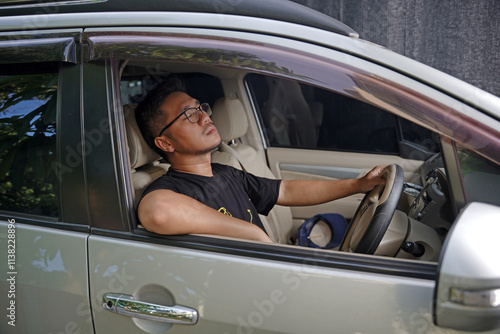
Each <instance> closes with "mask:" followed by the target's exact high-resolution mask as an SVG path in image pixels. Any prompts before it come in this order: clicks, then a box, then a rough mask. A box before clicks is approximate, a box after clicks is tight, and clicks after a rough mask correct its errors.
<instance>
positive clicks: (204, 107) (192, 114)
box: [158, 103, 212, 137]
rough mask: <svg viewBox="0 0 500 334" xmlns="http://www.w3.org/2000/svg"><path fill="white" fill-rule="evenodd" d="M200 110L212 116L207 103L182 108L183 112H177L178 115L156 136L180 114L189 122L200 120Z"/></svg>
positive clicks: (166, 127)
mask: <svg viewBox="0 0 500 334" xmlns="http://www.w3.org/2000/svg"><path fill="white" fill-rule="evenodd" d="M200 112H203V113H205V114H207V115H208V116H212V108H210V105H209V104H208V103H202V104H200V105H199V106H198V107H193V108H188V109H186V110H184V111H183V112H181V113H180V114H179V116H177V117H176V118H174V119H173V120H172V122H170V123H168V124H167V126H165V127H164V128H163V130H161V131H160V134H159V135H158V137H160V136H161V134H162V133H163V131H165V130H166V129H168V127H169V126H170V125H172V124H173V123H174V122H175V121H176V120H178V119H179V117H181V116H182V115H184V116H186V118H187V119H188V121H189V122H191V123H196V122H198V121H199V120H200Z"/></svg>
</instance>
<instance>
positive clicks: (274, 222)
mask: <svg viewBox="0 0 500 334" xmlns="http://www.w3.org/2000/svg"><path fill="white" fill-rule="evenodd" d="M212 110H213V114H212V120H213V121H214V123H215V126H216V127H217V129H218V131H219V134H220V136H221V138H222V145H221V147H220V149H219V151H216V152H214V153H213V154H212V161H213V162H218V163H226V164H229V165H232V166H234V167H236V168H238V169H243V170H245V171H246V172H248V173H251V174H254V175H257V176H261V177H267V178H273V179H274V178H276V177H275V176H274V174H273V173H272V172H271V170H270V169H269V167H268V166H267V164H266V162H265V161H264V160H263V159H262V158H261V157H260V156H259V154H258V153H257V151H256V150H255V149H254V148H253V147H252V146H250V145H246V144H243V143H242V142H241V140H240V138H241V137H243V136H244V135H245V134H246V132H247V129H248V119H247V116H246V113H245V109H244V107H243V104H242V103H241V101H240V100H239V99H238V98H235V97H223V98H220V99H218V100H217V101H216V102H215V104H214V106H213V108H212ZM260 218H261V220H262V223H263V225H264V227H265V228H266V231H267V233H268V235H269V237H270V238H271V239H272V240H273V241H274V242H278V243H283V244H289V243H291V239H292V238H296V231H294V228H293V219H292V212H291V210H290V208H289V207H284V206H280V205H275V206H274V208H273V209H272V210H271V212H270V213H269V215H268V216H267V217H264V216H262V215H261V216H260Z"/></svg>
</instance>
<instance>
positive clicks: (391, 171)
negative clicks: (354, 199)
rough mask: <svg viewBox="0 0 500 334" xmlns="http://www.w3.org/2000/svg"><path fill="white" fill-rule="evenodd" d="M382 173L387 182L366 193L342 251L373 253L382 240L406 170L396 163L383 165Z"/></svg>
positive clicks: (400, 190) (396, 202) (343, 242)
mask: <svg viewBox="0 0 500 334" xmlns="http://www.w3.org/2000/svg"><path fill="white" fill-rule="evenodd" d="M380 176H381V177H384V178H386V179H387V183H386V185H385V186H376V187H375V188H373V189H372V190H371V191H370V192H368V193H367V194H366V195H365V197H364V198H363V200H362V201H361V204H360V205H359V207H358V208H357V209H356V213H355V214H354V218H353V219H352V220H351V222H350V223H349V226H348V227H347V231H346V233H345V234H344V238H343V239H342V242H341V244H340V248H339V250H340V251H344V252H354V253H362V254H374V253H375V251H376V250H377V247H378V245H379V244H380V242H381V241H382V238H383V237H384V234H385V232H386V231H387V228H388V227H389V224H390V223H391V219H392V216H393V215H394V211H395V210H396V206H397V204H398V201H399V197H400V196H401V193H402V191H403V185H404V172H403V169H402V168H401V167H400V166H398V165H395V164H394V165H389V166H387V167H386V168H384V169H383V170H382V172H381V174H380Z"/></svg>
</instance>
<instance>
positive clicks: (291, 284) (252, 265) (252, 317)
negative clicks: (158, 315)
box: [89, 236, 435, 334]
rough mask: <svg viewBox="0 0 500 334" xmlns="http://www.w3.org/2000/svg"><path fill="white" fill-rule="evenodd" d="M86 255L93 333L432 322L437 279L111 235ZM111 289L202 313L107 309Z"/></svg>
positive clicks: (361, 328)
mask: <svg viewBox="0 0 500 334" xmlns="http://www.w3.org/2000/svg"><path fill="white" fill-rule="evenodd" d="M276 247H280V246H276ZM281 247H283V246H281ZM353 256H354V257H357V255H353ZM89 261H90V287H91V294H92V297H91V300H92V309H93V315H94V320H95V330H96V333H109V332H119V333H122V334H127V333H142V332H144V331H145V332H149V333H152V332H163V331H165V330H169V331H168V332H169V333H181V332H182V333H328V332H332V330H335V332H373V331H374V330H375V331H376V332H380V333H392V332H394V330H395V328H397V329H398V330H399V329H401V330H402V331H408V332H418V330H428V329H432V328H433V325H432V317H431V300H432V294H433V288H434V284H435V282H434V281H429V280H423V279H416V278H407V277H397V276H394V277H392V276H388V275H382V274H374V273H367V272H356V271H349V270H342V269H335V268H325V267H320V266H315V265H314V264H294V263H286V262H279V261H271V260H263V259H253V258H251V257H243V256H235V255H227V254H223V253H213V252H209V251H199V250H190V249H185V248H179V247H173V246H168V245H158V244H149V243H147V242H139V241H131V240H126V239H117V238H116V239H115V238H112V237H104V236H91V237H90V240H89ZM106 293H118V294H126V295H132V296H134V298H137V299H140V300H141V301H150V302H157V303H163V304H164V305H166V304H168V303H169V302H170V303H171V304H176V305H182V306H184V307H188V308H191V309H195V310H196V311H197V312H198V315H199V319H198V321H197V323H196V324H194V325H180V324H174V325H170V324H160V323H156V322H153V321H148V320H137V319H133V318H131V317H128V316H125V315H119V314H116V313H112V312H110V311H107V310H105V309H104V307H103V302H102V298H103V296H104V295H105V294H106ZM311 324H314V326H312V325H311Z"/></svg>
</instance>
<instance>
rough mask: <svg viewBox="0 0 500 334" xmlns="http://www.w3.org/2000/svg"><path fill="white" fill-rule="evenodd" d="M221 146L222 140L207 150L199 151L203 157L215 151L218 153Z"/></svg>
mask: <svg viewBox="0 0 500 334" xmlns="http://www.w3.org/2000/svg"><path fill="white" fill-rule="evenodd" d="M221 145H222V140H221V141H220V142H219V143H218V144H217V145H214V146H212V147H210V148H207V149H206V150H202V151H199V152H198V154H199V155H203V154H207V153H212V152H214V151H217V150H218V149H219V147H220V146H221Z"/></svg>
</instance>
